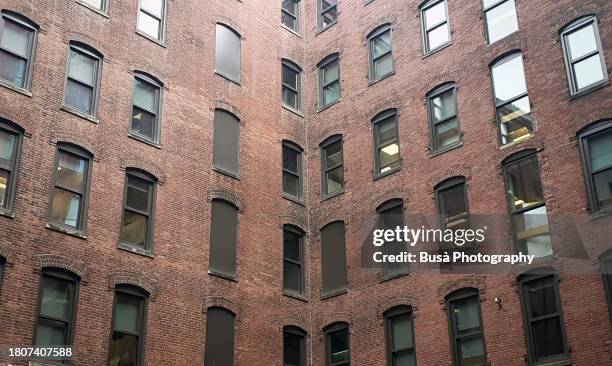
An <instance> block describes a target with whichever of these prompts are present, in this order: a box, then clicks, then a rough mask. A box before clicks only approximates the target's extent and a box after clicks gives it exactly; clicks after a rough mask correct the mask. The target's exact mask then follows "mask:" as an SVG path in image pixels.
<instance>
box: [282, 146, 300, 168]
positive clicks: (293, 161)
mask: <svg viewBox="0 0 612 366" xmlns="http://www.w3.org/2000/svg"><path fill="white" fill-rule="evenodd" d="M299 157H300V153H299V152H298V151H296V150H294V149H292V148H290V147H287V146H283V169H286V170H289V171H292V172H294V173H296V174H297V173H298V161H299Z"/></svg>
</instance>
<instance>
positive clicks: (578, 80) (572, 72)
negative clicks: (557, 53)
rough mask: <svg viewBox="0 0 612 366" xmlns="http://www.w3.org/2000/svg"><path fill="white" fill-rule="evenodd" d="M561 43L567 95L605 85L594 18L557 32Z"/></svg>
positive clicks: (606, 79) (606, 74)
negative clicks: (568, 91) (568, 89)
mask: <svg viewBox="0 0 612 366" xmlns="http://www.w3.org/2000/svg"><path fill="white" fill-rule="evenodd" d="M561 41H562V45H563V54H564V56H565V67H566V69H567V78H568V81H569V87H570V94H571V95H576V94H579V93H582V92H588V91H590V90H593V89H595V88H597V87H598V86H600V85H602V84H604V83H606V82H607V81H608V69H607V67H606V61H605V59H604V56H603V51H602V49H601V40H600V39H599V27H598V26H597V18H595V17H594V16H590V17H586V18H581V19H579V20H577V21H575V22H573V23H572V24H570V25H568V26H567V27H565V28H564V29H563V30H562V31H561Z"/></svg>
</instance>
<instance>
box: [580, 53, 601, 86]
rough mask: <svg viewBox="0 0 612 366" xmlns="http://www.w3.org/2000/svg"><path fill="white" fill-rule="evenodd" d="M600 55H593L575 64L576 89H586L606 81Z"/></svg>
mask: <svg viewBox="0 0 612 366" xmlns="http://www.w3.org/2000/svg"><path fill="white" fill-rule="evenodd" d="M600 57H601V56H600V55H599V54H596V55H593V56H591V57H589V58H587V59H585V60H582V61H580V62H577V63H575V64H574V74H575V77H576V87H577V88H578V89H583V88H586V87H587V86H589V85H593V84H595V83H597V82H599V81H601V80H603V79H604V70H603V69H602V67H601V59H600Z"/></svg>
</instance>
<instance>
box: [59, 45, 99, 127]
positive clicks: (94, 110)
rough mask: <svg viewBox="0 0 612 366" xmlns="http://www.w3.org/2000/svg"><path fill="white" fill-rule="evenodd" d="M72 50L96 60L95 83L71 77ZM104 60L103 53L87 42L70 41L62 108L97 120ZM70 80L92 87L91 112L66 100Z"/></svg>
mask: <svg viewBox="0 0 612 366" xmlns="http://www.w3.org/2000/svg"><path fill="white" fill-rule="evenodd" d="M72 52H75V53H80V54H82V55H85V56H86V57H89V58H91V59H93V60H94V62H95V63H94V74H93V75H94V77H95V78H96V80H94V83H93V84H92V85H89V84H86V83H84V82H83V81H80V80H77V79H74V78H71V77H70V55H71V54H72ZM103 60H104V58H103V56H102V54H100V53H99V52H97V51H96V50H94V49H93V48H91V47H89V46H87V45H85V44H82V43H80V42H70V44H69V45H68V59H67V62H66V70H65V72H66V76H65V77H64V95H63V96H62V108H63V109H65V110H67V111H69V112H71V113H75V114H77V115H79V116H84V117H85V118H88V119H94V120H96V121H97V116H98V107H99V103H100V85H101V83H102V81H101V79H102V66H103V65H102V63H103ZM68 80H71V81H72V82H75V83H77V84H79V85H81V86H85V87H88V88H92V94H91V113H87V112H85V111H82V110H80V109H78V108H77V107H74V106H71V105H70V104H68V102H67V101H66V97H67V96H68V94H67V93H66V92H67V91H68Z"/></svg>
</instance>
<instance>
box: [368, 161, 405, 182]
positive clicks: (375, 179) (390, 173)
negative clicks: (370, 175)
mask: <svg viewBox="0 0 612 366" xmlns="http://www.w3.org/2000/svg"><path fill="white" fill-rule="evenodd" d="M400 164H401V160H400ZM400 170H402V166H401V165H400V166H398V167H397V168H394V169H391V170H389V171H386V172H384V173H379V174H374V181H377V180H379V179H382V178H384V177H388V176H390V175H393V174H395V173H397V172H399V171H400Z"/></svg>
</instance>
